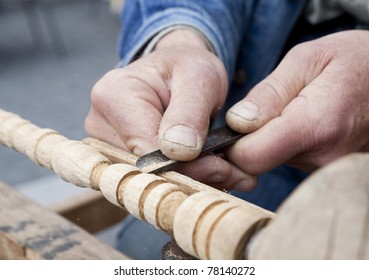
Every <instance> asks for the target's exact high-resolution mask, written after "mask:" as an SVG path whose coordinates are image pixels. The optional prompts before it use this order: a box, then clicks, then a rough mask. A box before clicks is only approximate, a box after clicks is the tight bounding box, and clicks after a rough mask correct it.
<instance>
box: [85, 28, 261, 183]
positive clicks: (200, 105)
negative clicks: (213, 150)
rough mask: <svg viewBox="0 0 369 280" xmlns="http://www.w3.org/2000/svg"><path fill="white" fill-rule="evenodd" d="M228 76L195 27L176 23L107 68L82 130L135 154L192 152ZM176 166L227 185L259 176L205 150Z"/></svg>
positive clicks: (197, 150)
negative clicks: (143, 49)
mask: <svg viewBox="0 0 369 280" xmlns="http://www.w3.org/2000/svg"><path fill="white" fill-rule="evenodd" d="M227 81H228V78H227V74H226V71H225V69H224V66H223V64H222V63H221V61H220V60H219V59H218V58H217V57H216V56H215V55H214V54H212V53H211V52H210V51H209V50H208V49H207V47H206V44H205V43H204V41H203V40H202V38H200V37H199V36H198V35H197V34H195V33H193V32H192V31H189V30H177V31H173V32H171V33H169V34H168V35H166V36H165V37H164V38H162V39H161V40H160V41H159V43H158V45H157V47H156V49H155V51H153V52H152V53H150V54H148V55H146V56H144V57H142V58H140V59H138V60H136V61H135V62H133V63H131V64H130V65H128V66H127V67H125V68H123V69H115V70H112V71H110V72H109V73H107V74H106V75H105V76H104V77H103V78H102V79H101V80H100V81H99V82H98V83H97V84H96V85H95V87H94V88H93V91H92V107H91V110H90V112H89V114H88V116H87V118H86V130H87V132H88V133H89V134H90V135H91V136H93V137H96V138H99V139H101V140H104V141H106V142H109V143H111V144H113V145H115V146H117V147H120V148H122V149H124V150H127V151H131V152H133V153H135V154H136V155H139V156H141V155H143V154H146V153H148V152H151V151H153V150H156V149H158V148H160V149H161V150H162V152H163V153H164V154H165V155H167V156H168V157H170V158H172V159H176V160H182V161H187V160H192V159H195V158H196V157H197V156H198V155H199V153H200V151H201V149H202V146H203V145H204V142H205V138H206V136H207V133H208V127H209V122H210V119H211V117H212V116H214V115H215V114H216V113H217V112H218V111H219V109H220V108H221V107H222V106H223V103H224V100H225V97H226V94H227V90H228V84H227ZM180 168H181V169H180V171H181V172H183V173H185V174H187V175H189V176H191V177H194V178H195V179H197V180H200V181H203V182H206V183H208V184H212V185H214V186H218V187H222V188H224V189H229V188H232V187H234V186H237V184H238V186H242V188H251V187H254V186H255V184H256V179H255V178H254V177H253V176H249V175H247V174H245V173H244V172H242V171H241V170H240V169H238V168H237V167H235V166H233V165H232V164H230V163H228V162H227V161H225V160H223V159H221V158H218V157H215V156H207V157H203V158H201V159H199V160H197V161H194V162H191V163H188V164H185V165H184V166H182V167H180Z"/></svg>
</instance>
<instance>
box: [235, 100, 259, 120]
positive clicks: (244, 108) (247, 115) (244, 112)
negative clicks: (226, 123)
mask: <svg viewBox="0 0 369 280" xmlns="http://www.w3.org/2000/svg"><path fill="white" fill-rule="evenodd" d="M230 112H231V113H233V114H235V115H237V116H239V117H241V118H243V119H245V120H247V121H255V120H257V119H258V118H259V117H260V115H261V113H260V109H259V107H258V106H257V105H256V104H255V103H253V102H251V101H244V102H239V103H237V104H236V105H234V106H233V107H232V108H231V109H230Z"/></svg>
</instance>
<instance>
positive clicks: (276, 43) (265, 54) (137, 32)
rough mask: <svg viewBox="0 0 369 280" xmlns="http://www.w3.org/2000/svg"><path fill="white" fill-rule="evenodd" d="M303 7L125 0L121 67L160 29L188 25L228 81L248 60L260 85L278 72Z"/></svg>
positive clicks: (273, 1)
mask: <svg viewBox="0 0 369 280" xmlns="http://www.w3.org/2000/svg"><path fill="white" fill-rule="evenodd" d="M304 3H305V1H304V0H232V1H229V0H197V1H190V0H155V1H150V0H149V1H144V0H127V1H126V3H125V7H124V9H123V12H122V16H121V20H122V31H121V36H120V40H119V54H120V57H121V63H120V66H124V65H126V64H128V63H129V62H130V61H132V60H133V59H134V58H135V57H136V56H137V55H139V54H140V51H142V49H143V48H144V46H145V45H146V44H147V43H148V42H149V41H150V39H151V38H152V37H153V36H155V35H156V34H157V33H159V32H160V31H161V30H163V29H165V28H167V27H169V26H173V25H187V26H191V27H193V28H195V29H197V30H198V31H200V32H201V33H203V34H204V36H205V37H207V38H208V40H209V41H210V42H211V43H212V44H213V46H214V49H215V50H216V52H217V54H218V56H219V57H220V59H221V60H222V61H223V63H224V65H225V67H226V69H227V72H228V75H229V78H230V79H232V77H233V74H234V71H235V66H236V62H237V61H244V63H242V64H243V65H244V66H246V65H247V70H248V71H250V72H249V73H250V74H252V76H259V78H258V79H255V78H252V80H260V79H261V78H263V77H264V76H265V74H266V73H268V71H270V70H271V69H272V68H273V67H274V65H275V63H276V61H277V59H278V56H279V54H280V52H281V50H282V48H283V46H284V43H285V41H286V40H287V37H288V35H289V32H290V31H291V28H292V27H293V25H294V23H295V21H296V20H297V18H298V16H299V15H300V14H301V11H302V9H303V6H304ZM276 31H277V32H276ZM239 54H240V55H239ZM245 68H246V67H245ZM250 77H251V76H250ZM250 81H251V80H250Z"/></svg>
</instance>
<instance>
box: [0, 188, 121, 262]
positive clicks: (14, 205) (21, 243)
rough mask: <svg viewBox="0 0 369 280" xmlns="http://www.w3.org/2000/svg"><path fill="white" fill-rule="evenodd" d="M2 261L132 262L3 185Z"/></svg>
mask: <svg viewBox="0 0 369 280" xmlns="http://www.w3.org/2000/svg"><path fill="white" fill-rule="evenodd" d="M0 259H51V260H53V259H64V260H68V259H128V257H127V256H125V255H123V254H122V253H120V252H118V251H117V250H115V249H113V248H112V247H110V246H109V245H107V244H105V243H103V242H101V241H99V240H98V239H96V238H95V237H94V236H92V235H90V234H89V233H87V232H86V231H84V230H83V229H81V228H80V227H78V226H76V225H75V224H73V223H71V222H69V221H67V220H66V219H64V218H63V217H61V216H59V215H57V214H56V213H53V212H52V211H50V210H47V209H45V208H43V207H42V206H40V205H38V204H36V203H35V202H34V201H32V200H31V199H29V198H27V197H25V196H24V195H22V194H20V193H19V192H17V191H16V190H14V189H12V188H11V187H9V186H6V185H5V184H4V183H0Z"/></svg>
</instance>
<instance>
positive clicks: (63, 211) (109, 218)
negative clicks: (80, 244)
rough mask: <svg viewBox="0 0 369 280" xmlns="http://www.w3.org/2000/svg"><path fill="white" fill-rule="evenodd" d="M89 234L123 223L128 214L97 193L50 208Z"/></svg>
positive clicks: (87, 194)
mask: <svg viewBox="0 0 369 280" xmlns="http://www.w3.org/2000/svg"><path fill="white" fill-rule="evenodd" d="M48 208H49V209H50V210H52V211H54V212H56V213H58V214H59V215H61V216H63V217H64V218H66V219H67V220H69V221H71V222H72V223H74V224H76V225H78V226H79V227H81V228H83V229H84V230H86V231H88V232H89V233H92V234H94V233H96V232H98V231H100V230H103V229H106V228H108V227H110V226H112V225H114V224H117V223H118V222H120V221H122V220H123V219H124V218H125V217H126V216H127V212H126V211H124V210H123V209H122V208H119V207H117V206H115V205H114V204H111V203H110V202H109V201H107V200H106V199H105V197H104V196H103V195H102V194H101V193H100V192H96V191H91V192H87V193H84V194H82V195H78V196H76V197H74V198H73V199H70V200H68V201H62V202H60V203H58V204H55V205H52V206H50V207H48Z"/></svg>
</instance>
